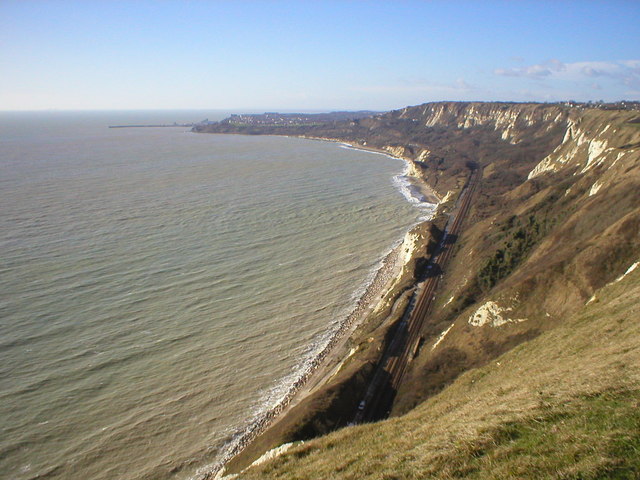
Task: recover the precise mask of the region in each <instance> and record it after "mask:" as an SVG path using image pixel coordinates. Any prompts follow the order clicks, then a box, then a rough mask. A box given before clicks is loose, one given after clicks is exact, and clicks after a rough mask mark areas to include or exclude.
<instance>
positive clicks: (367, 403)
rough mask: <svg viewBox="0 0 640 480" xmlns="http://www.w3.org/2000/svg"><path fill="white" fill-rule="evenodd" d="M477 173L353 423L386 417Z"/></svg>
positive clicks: (472, 175)
mask: <svg viewBox="0 0 640 480" xmlns="http://www.w3.org/2000/svg"><path fill="white" fill-rule="evenodd" d="M479 176H480V170H479V169H475V170H473V171H472V172H471V173H470V175H469V178H468V179H467V183H466V184H465V186H464V187H463V190H462V192H461V193H460V196H459V198H458V201H457V202H456V207H455V208H454V211H453V213H452V214H451V216H450V217H449V220H448V221H447V225H446V226H445V231H444V233H443V235H442V239H441V240H440V243H439V245H438V247H437V248H436V250H435V252H434V253H433V255H432V256H431V259H430V260H429V263H428V264H427V266H426V271H427V279H426V280H424V282H422V285H421V286H420V287H419V289H418V291H417V292H416V294H415V295H414V299H413V301H412V304H411V305H410V307H409V308H408V309H407V312H405V315H404V317H403V319H402V320H401V321H400V323H399V324H398V326H397V329H396V332H395V334H394V336H393V339H392V340H391V342H390V343H389V346H388V347H387V350H386V351H385V353H384V355H383V356H382V359H381V360H380V362H379V364H378V367H377V368H376V372H375V374H374V376H373V379H372V380H371V383H370V384H369V387H368V388H367V391H366V393H365V395H364V398H363V399H362V401H361V402H360V404H359V406H358V410H357V412H356V414H355V417H354V420H353V423H356V424H357V423H362V422H367V421H374V420H379V419H382V418H385V417H387V416H388V414H389V410H390V409H391V406H392V404H393V399H394V398H395V394H396V392H397V391H398V387H399V386H400V384H401V383H402V379H403V377H404V374H405V372H406V370H407V367H408V365H409V363H410V362H411V360H413V358H414V357H415V356H416V354H417V353H418V351H419V350H420V348H421V346H422V342H423V341H424V339H423V338H422V337H421V336H420V332H421V330H422V327H423V325H424V322H425V320H426V318H427V316H428V314H429V312H430V311H431V308H432V306H433V302H434V300H435V292H436V289H437V288H438V283H439V281H440V278H442V275H443V273H444V268H445V267H446V265H447V263H448V261H449V260H450V258H451V256H452V255H453V250H454V249H453V245H454V244H455V242H456V240H457V239H458V236H459V235H460V231H461V227H462V224H463V222H464V219H465V217H466V216H467V214H468V212H469V209H470V207H471V200H472V198H473V194H474V192H475V190H476V187H477V184H478V179H479Z"/></svg>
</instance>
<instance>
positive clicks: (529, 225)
mask: <svg viewBox="0 0 640 480" xmlns="http://www.w3.org/2000/svg"><path fill="white" fill-rule="evenodd" d="M554 223H555V222H554V221H552V220H548V219H547V218H546V217H545V218H544V219H543V220H538V218H537V217H536V216H535V215H529V216H528V217H527V218H526V219H525V220H524V221H523V220H522V219H520V218H518V217H516V216H515V215H514V216H512V217H511V218H509V220H507V222H506V225H505V226H504V227H503V231H506V232H508V233H507V240H506V241H505V242H504V245H503V246H502V247H501V248H498V249H497V250H496V251H495V253H494V254H493V256H492V257H491V258H490V259H489V260H487V262H486V263H485V265H484V266H483V267H482V268H481V269H480V271H479V272H478V283H479V284H480V287H481V288H482V289H483V290H485V291H486V290H490V289H491V288H492V287H493V286H494V285H495V284H496V283H498V282H499V281H500V280H502V279H503V278H505V277H507V276H508V275H509V274H510V273H511V272H513V271H514V270H515V269H516V268H517V267H518V265H520V264H521V263H522V261H523V260H524V259H526V258H527V256H528V255H529V253H530V252H531V250H532V249H533V247H534V246H535V245H536V244H537V243H538V241H539V240H540V239H541V238H542V237H544V236H545V235H546V234H547V232H548V231H549V230H550V228H551V227H552V226H553V225H554Z"/></svg>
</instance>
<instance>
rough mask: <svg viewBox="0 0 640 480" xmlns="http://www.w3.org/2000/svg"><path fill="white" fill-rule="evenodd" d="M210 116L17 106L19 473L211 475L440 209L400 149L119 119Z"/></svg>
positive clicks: (0, 341) (12, 395) (14, 368)
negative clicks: (410, 174)
mask: <svg viewBox="0 0 640 480" xmlns="http://www.w3.org/2000/svg"><path fill="white" fill-rule="evenodd" d="M205 116H209V118H212V117H213V118H221V117H222V116H224V115H223V114H222V113H220V112H217V113H216V112H214V113H207V112H102V113H100V112H76V113H68V112H50V113H2V114H0V202H1V207H0V252H1V259H0V477H2V478H10V479H18V480H24V479H31V478H49V479H83V480H85V479H89V478H90V479H92V480H101V479H105V480H107V479H109V480H113V479H125V480H127V479H154V480H162V479H187V478H193V477H197V475H198V472H200V473H201V472H203V471H204V470H206V468H207V466H208V465H212V464H214V463H215V462H216V459H217V458H218V457H219V456H220V455H221V452H223V451H224V449H225V446H226V445H228V444H229V442H231V441H232V440H233V439H234V437H235V436H237V435H239V434H240V433H241V432H242V431H243V429H245V428H246V427H247V426H249V425H250V424H251V422H252V421H255V419H256V418H257V416H258V415H259V414H260V413H261V412H264V411H265V409H267V408H269V407H270V406H273V405H274V404H275V403H277V402H278V401H279V400H280V398H281V397H282V395H283V394H284V392H286V391H287V390H288V389H289V386H290V385H291V384H292V383H293V382H294V381H295V380H296V378H297V377H298V376H299V375H300V374H301V372H302V371H303V369H304V368H305V365H307V363H308V362H309V361H310V360H311V359H312V358H313V356H314V354H315V353H316V352H317V351H318V350H319V349H321V348H322V346H323V345H324V343H323V342H326V340H327V339H328V338H329V336H330V335H331V333H332V332H333V331H335V329H336V328H338V326H339V324H340V322H341V321H342V320H344V319H345V317H346V316H347V315H348V313H349V312H350V311H351V309H352V308H353V305H354V302H355V301H356V300H357V298H358V296H359V294H360V293H361V292H362V291H363V289H364V288H365V287H366V285H367V282H369V281H370V280H371V278H372V275H373V273H374V272H375V270H376V268H378V266H379V264H380V261H381V259H382V258H383V257H384V255H385V254H386V253H388V252H389V250H390V249H391V248H392V246H393V245H394V244H395V243H396V242H398V241H399V240H400V239H401V238H402V236H403V234H404V233H405V232H406V230H407V229H408V228H409V227H410V226H411V225H412V224H414V223H415V222H416V221H417V220H418V218H419V217H420V216H422V215H424V214H425V210H424V209H421V208H415V207H416V205H417V206H419V207H420V206H421V204H420V202H419V201H418V200H417V199H415V198H411V196H410V194H409V189H407V188H406V187H407V182H406V181H405V179H404V178H403V177H402V175H401V173H402V171H403V169H404V165H403V163H402V162H400V161H397V160H393V159H390V158H388V157H385V156H383V155H374V154H371V153H367V152H361V151H356V150H352V149H351V150H350V149H345V148H340V145H338V144H334V143H329V142H319V141H311V140H302V139H296V138H284V137H274V136H268V137H258V136H236V135H204V134H194V133H191V132H190V131H189V129H188V128H185V127H177V128H129V129H109V128H107V125H110V124H127V123H129V124H135V123H172V122H174V121H177V122H188V121H197V120H200V117H202V118H204V117H205ZM216 116H217V117H216ZM403 192H404V194H405V195H403ZM407 200H411V201H407ZM412 202H413V204H412ZM422 207H425V208H426V209H427V210H428V206H425V205H422Z"/></svg>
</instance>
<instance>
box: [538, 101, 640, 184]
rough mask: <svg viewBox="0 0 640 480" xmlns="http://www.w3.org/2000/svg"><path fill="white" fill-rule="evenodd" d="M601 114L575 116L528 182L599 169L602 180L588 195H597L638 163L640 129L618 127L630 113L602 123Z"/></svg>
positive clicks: (600, 179)
mask: <svg viewBox="0 0 640 480" xmlns="http://www.w3.org/2000/svg"><path fill="white" fill-rule="evenodd" d="M598 113H600V112H598V111H586V112H581V113H580V114H575V113H574V114H573V115H572V118H570V119H569V120H568V122H567V129H566V133H565V135H564V139H563V141H562V143H561V144H560V145H558V146H557V147H556V148H555V150H554V151H553V152H552V153H551V154H549V155H548V156H547V157H545V158H543V159H542V160H541V161H540V163H538V165H536V167H535V168H534V169H533V170H532V171H531V172H530V173H529V179H533V178H536V177H538V176H540V175H543V174H546V173H554V172H559V171H561V170H563V169H572V170H573V174H574V175H578V174H586V173H590V172H591V171H595V170H598V177H600V178H598V179H595V180H594V182H593V186H592V188H591V189H590V192H589V194H590V195H595V194H597V193H598V191H599V190H600V189H601V188H602V187H603V185H606V184H607V182H608V181H611V180H612V179H613V177H615V176H616V175H618V174H621V173H622V172H623V171H624V170H626V169H628V168H629V167H630V165H631V164H635V163H637V162H638V160H639V158H640V128H621V126H620V125H616V123H618V122H620V123H623V122H624V121H625V120H628V118H624V117H628V116H629V115H628V114H626V115H625V114H620V115H617V116H613V118H608V123H604V124H603V123H602V121H601V118H600V116H599V115H598ZM610 117H611V116H610ZM597 167H601V168H600V169H598V168H597ZM610 170H611V171H610ZM609 171H610V172H609Z"/></svg>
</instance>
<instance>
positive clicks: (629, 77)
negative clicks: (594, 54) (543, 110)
mask: <svg viewBox="0 0 640 480" xmlns="http://www.w3.org/2000/svg"><path fill="white" fill-rule="evenodd" d="M493 73H495V74H496V75H500V76H505V77H525V78H533V79H538V80H543V79H558V80H574V81H581V80H589V81H590V83H591V84H592V85H593V79H595V78H610V79H612V80H615V81H617V82H619V83H621V84H623V85H626V86H627V87H640V60H620V61H608V62H595V61H591V62H573V63H563V62H561V61H560V60H557V59H551V60H548V61H546V62H543V63H539V64H535V65H527V66H523V67H515V68H498V69H496V70H494V71H493Z"/></svg>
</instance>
